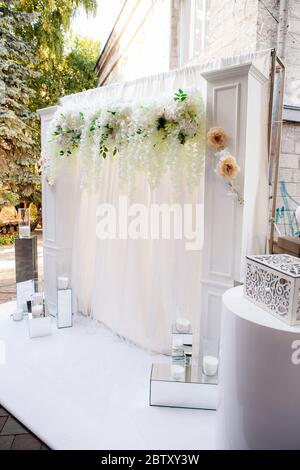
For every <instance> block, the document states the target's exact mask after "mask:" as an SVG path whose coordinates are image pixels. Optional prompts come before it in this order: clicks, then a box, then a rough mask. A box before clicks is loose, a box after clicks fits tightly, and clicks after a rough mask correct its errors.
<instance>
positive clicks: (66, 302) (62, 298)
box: [57, 289, 73, 328]
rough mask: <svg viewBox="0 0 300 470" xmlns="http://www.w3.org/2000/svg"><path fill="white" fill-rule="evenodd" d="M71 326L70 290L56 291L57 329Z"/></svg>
mask: <svg viewBox="0 0 300 470" xmlns="http://www.w3.org/2000/svg"><path fill="white" fill-rule="evenodd" d="M72 325H73V317H72V289H58V290H57V328H70V327H71V326H72Z"/></svg>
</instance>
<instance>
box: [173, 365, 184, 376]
mask: <svg viewBox="0 0 300 470" xmlns="http://www.w3.org/2000/svg"><path fill="white" fill-rule="evenodd" d="M171 376H172V378H173V379H182V378H184V376H185V368H184V367H183V366H178V365H176V364H172V365H171Z"/></svg>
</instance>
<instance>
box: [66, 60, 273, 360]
mask: <svg viewBox="0 0 300 470" xmlns="http://www.w3.org/2000/svg"><path fill="white" fill-rule="evenodd" d="M269 58H270V53H269V51H268V52H264V53H256V54H249V55H247V56H245V57H239V58H238V59H237V58H232V59H231V61H230V60H229V59H226V60H225V59H222V60H218V61H211V62H209V63H206V64H202V65H195V66H191V67H187V68H184V69H181V70H177V71H173V72H169V73H164V74H160V75H155V76H152V77H146V78H143V79H138V80H135V81H131V82H125V83H121V84H116V85H110V86H107V87H101V88H97V89H94V90H89V91H87V92H84V93H79V94H77V95H71V96H67V97H65V98H62V100H61V103H62V105H63V107H64V108H66V109H68V107H71V108H74V105H76V104H78V106H82V107H89V109H92V108H93V106H94V104H95V103H96V101H98V100H99V101H101V102H103V103H105V102H112V101H114V102H117V101H118V100H121V101H130V100H136V99H139V98H143V97H147V98H148V97H154V96H157V95H158V94H159V93H169V94H170V96H172V95H173V93H174V92H175V91H177V90H178V88H183V89H186V88H198V89H200V90H201V91H202V93H203V97H204V99H205V94H206V88H205V87H206V85H205V80H204V79H203V78H202V77H201V72H203V71H207V70H212V69H217V68H219V67H224V66H227V65H228V66H230V65H232V64H237V63H242V62H248V61H254V62H255V61H256V65H257V66H258V67H259V68H260V70H261V71H262V72H263V73H266V74H267V73H268V67H269V62H268V61H269ZM99 101H98V102H99ZM77 170H78V168H77ZM74 185H76V186H77V188H78V190H76V195H75V198H74V202H73V204H74V211H75V213H76V215H75V224H74V230H73V248H72V287H73V292H74V294H75V301H76V308H77V310H78V311H80V312H82V313H84V314H89V315H91V316H92V317H94V318H95V319H97V320H99V321H100V322H103V323H104V324H105V325H106V326H108V327H109V328H111V329H112V330H113V331H114V332H116V333H117V334H119V335H121V336H124V337H125V338H127V339H129V340H131V341H133V342H134V343H136V344H137V345H140V346H142V347H144V348H147V349H150V350H152V351H156V352H161V353H169V352H170V340H171V325H172V322H173V321H174V320H175V318H176V317H178V316H183V317H186V318H189V319H190V320H191V322H192V325H193V329H194V331H195V335H196V336H198V334H197V333H198V324H199V320H200V278H201V273H200V267H201V251H199V250H198V251H187V250H186V247H185V242H186V240H172V239H171V240H151V239H147V240H130V239H128V240H122V239H121V240H120V239H117V240H98V239H97V237H96V225H97V217H96V209H97V207H98V206H99V205H101V204H107V203H109V204H112V205H113V206H114V207H116V208H117V207H118V204H119V197H120V196H126V197H127V198H128V204H134V203H138V204H144V205H145V206H146V207H150V205H151V204H152V203H156V204H162V203H164V204H169V205H171V204H173V203H180V204H181V205H183V204H186V203H190V204H192V205H193V207H195V205H196V204H197V203H198V204H200V203H202V202H203V179H202V180H201V181H199V188H198V189H197V190H196V191H194V192H193V193H190V192H189V191H188V190H187V189H186V185H185V183H184V178H182V184H181V185H180V187H179V191H178V193H176V195H175V194H174V191H173V190H172V187H171V184H170V180H169V178H168V176H165V177H164V179H163V180H162V182H161V184H160V186H159V187H158V188H157V189H155V190H151V189H150V187H149V185H148V182H147V178H146V175H143V174H141V175H140V177H139V180H138V182H137V187H136V189H135V191H134V192H133V193H132V192H131V191H129V188H124V186H121V185H120V184H119V176H118V165H117V160H116V161H115V162H113V161H106V162H105V165H104V166H103V174H102V178H101V184H100V187H99V188H98V190H97V191H95V190H94V189H84V190H82V189H80V187H79V186H80V185H79V171H77V172H76V171H75V170H74Z"/></svg>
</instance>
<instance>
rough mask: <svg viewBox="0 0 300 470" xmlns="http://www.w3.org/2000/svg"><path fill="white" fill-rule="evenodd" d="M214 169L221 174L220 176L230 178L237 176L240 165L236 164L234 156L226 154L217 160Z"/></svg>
mask: <svg viewBox="0 0 300 470" xmlns="http://www.w3.org/2000/svg"><path fill="white" fill-rule="evenodd" d="M216 171H217V173H218V175H219V176H222V178H226V179H231V180H232V179H235V178H236V177H237V175H238V173H239V171H240V167H239V166H238V164H237V161H236V159H235V157H233V156H232V155H228V156H226V157H222V158H221V159H220V160H219V163H218V165H217V170H216Z"/></svg>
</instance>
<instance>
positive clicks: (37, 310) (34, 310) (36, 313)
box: [31, 305, 43, 317]
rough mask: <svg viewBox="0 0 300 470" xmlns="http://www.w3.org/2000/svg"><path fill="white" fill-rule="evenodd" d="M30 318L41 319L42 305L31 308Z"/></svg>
mask: <svg viewBox="0 0 300 470" xmlns="http://www.w3.org/2000/svg"><path fill="white" fill-rule="evenodd" d="M31 312H32V316H33V317H41V316H42V314H43V306H42V305H33V306H32V308H31Z"/></svg>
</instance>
